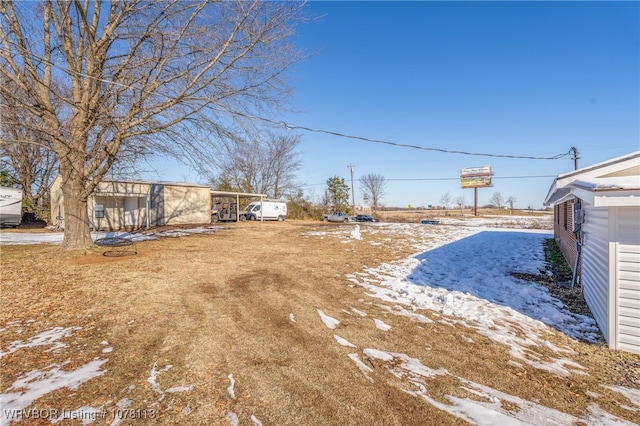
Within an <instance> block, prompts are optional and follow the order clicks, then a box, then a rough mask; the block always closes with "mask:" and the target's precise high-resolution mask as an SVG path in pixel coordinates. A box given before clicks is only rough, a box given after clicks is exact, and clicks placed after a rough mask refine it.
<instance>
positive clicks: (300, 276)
mask: <svg viewBox="0 0 640 426" xmlns="http://www.w3.org/2000/svg"><path fill="white" fill-rule="evenodd" d="M340 226H342V225H333V224H324V223H318V222H285V223H264V224H261V223H241V224H231V225H228V226H227V227H226V228H225V229H223V230H221V231H218V232H216V233H213V234H207V235H193V236H189V237H185V238H178V239H174V238H171V239H163V240H159V241H149V242H144V243H138V245H137V248H138V252H139V253H138V255H135V256H123V257H105V256H102V251H103V249H94V250H91V251H89V252H86V253H72V252H65V251H62V250H61V249H60V248H58V247H56V246H44V245H42V246H9V247H2V252H1V260H0V264H1V268H2V276H1V279H2V299H3V303H2V308H1V310H0V328H2V327H3V326H5V325H6V324H7V323H9V322H11V321H19V322H20V323H21V324H23V325H24V327H21V328H22V329H25V330H26V331H23V333H22V334H19V333H18V327H5V329H4V331H2V332H1V333H0V349H2V350H6V348H7V347H8V345H9V343H10V342H12V341H15V340H24V339H25V338H26V337H29V336H33V335H35V334H37V333H39V332H41V331H44V330H48V329H50V328H52V327H55V326H61V327H71V326H76V327H82V329H81V330H79V331H77V332H76V333H74V334H73V335H72V336H71V337H69V338H65V339H63V340H64V342H65V343H66V344H67V345H68V347H66V348H63V349H60V350H57V351H50V352H47V349H49V347H38V348H30V349H21V350H19V351H17V352H15V353H12V354H10V355H6V356H5V357H3V358H2V359H1V361H2V371H1V373H0V379H1V383H2V390H1V391H2V392H4V391H5V390H6V389H7V388H8V387H9V385H10V384H11V383H13V382H14V381H15V380H16V379H17V378H18V377H20V376H21V375H23V374H24V373H25V372H28V371H31V370H34V369H39V368H43V367H44V366H47V365H51V364H53V363H57V364H63V363H64V362H65V361H66V360H70V363H68V364H65V365H64V368H66V369H72V368H74V367H75V366H78V365H81V364H83V363H86V362H88V361H90V360H92V359H94V358H95V357H101V358H108V359H109V361H108V363H106V364H105V366H104V368H106V369H108V372H107V373H106V374H104V375H103V376H101V377H98V378H94V379H92V380H90V381H88V382H86V383H85V384H83V385H82V386H81V387H80V388H79V389H78V390H75V391H74V390H70V389H66V388H65V389H61V390H57V391H55V392H51V393H49V394H47V395H46V396H44V397H43V398H40V399H39V400H37V401H36V403H35V404H34V406H37V407H39V408H55V409H58V410H61V409H75V408H77V407H80V406H83V405H84V406H93V407H100V406H104V407H106V408H107V409H108V408H109V407H111V408H113V406H114V405H115V403H116V402H117V401H119V400H122V399H125V398H127V399H129V400H131V401H132V403H131V405H130V407H129V408H134V409H146V408H149V407H152V408H153V409H154V410H156V411H155V413H156V414H157V418H156V419H154V420H151V419H140V420H136V422H135V424H158V423H159V424H184V425H187V424H188V425H193V424H201V425H215V424H229V423H228V420H227V419H226V416H227V414H228V412H229V411H233V412H235V413H236V414H237V415H238V417H239V418H240V424H251V420H250V417H251V415H255V416H256V417H257V418H258V419H259V420H260V421H262V422H263V423H264V424H265V425H269V424H277V425H303V424H304V425H337V424H341V425H364V424H366V425H383V424H384V425H387V424H389V425H430V424H434V425H435V424H438V425H439V424H463V423H464V422H463V421H461V420H460V419H458V418H456V417H454V416H452V415H450V414H447V413H445V412H444V411H441V410H438V409H436V408H434V407H433V406H432V405H430V404H428V403H426V402H425V401H423V400H421V399H420V398H416V397H414V396H412V395H410V394H408V393H407V392H406V391H407V390H415V386H413V385H411V384H410V383H409V382H408V381H407V380H406V378H404V379H403V378H398V377H395V376H393V375H392V374H389V372H388V371H387V369H386V367H387V366H385V363H384V362H381V361H379V360H375V359H371V360H367V359H366V358H365V357H363V356H362V349H363V348H377V349H381V350H386V351H390V352H397V353H405V354H408V355H409V356H411V357H414V358H418V359H420V360H421V362H422V363H423V364H424V365H426V366H428V367H430V368H433V369H440V368H443V369H446V370H447V371H448V372H450V373H451V375H445V376H437V377H433V378H432V379H430V382H429V391H430V393H432V394H435V395H436V399H437V400H438V401H440V402H442V403H448V402H447V401H448V400H447V399H446V397H445V396H446V395H457V396H461V397H465V398H471V397H473V395H472V394H470V393H469V392H465V391H462V390H461V388H460V386H459V385H460V383H459V382H458V380H457V379H455V378H454V377H453V376H452V375H455V376H458V377H463V378H465V379H467V380H471V381H474V382H477V383H481V384H484V385H486V386H490V387H492V388H494V389H497V390H499V391H502V392H505V393H508V394H510V395H514V396H518V397H520V398H523V399H526V400H529V401H536V402H537V403H539V404H541V405H544V406H547V407H550V408H554V409H557V410H560V411H563V412H565V413H569V414H572V415H575V416H584V415H585V413H587V412H588V408H587V407H588V405H589V404H590V403H592V402H593V401H594V400H593V397H592V396H589V395H590V393H591V392H594V393H598V394H600V395H601V397H600V398H599V399H598V400H597V403H598V404H599V405H600V406H601V407H602V408H603V409H605V410H607V411H608V412H610V413H612V414H615V415H617V416H620V417H622V418H625V419H628V420H630V421H635V422H639V421H640V415H639V414H638V413H637V412H635V413H634V412H631V411H629V410H626V409H624V408H623V406H624V405H628V403H627V402H626V401H625V399H624V398H622V397H621V396H620V395H619V394H617V393H614V392H610V391H608V390H606V389H604V388H603V387H602V386H601V384H605V385H625V386H635V387H636V388H638V387H640V367H639V366H640V363H639V358H638V357H637V356H633V355H629V354H624V353H619V352H613V351H609V350H608V349H606V348H604V347H603V346H600V345H589V344H585V343H580V342H576V341H573V340H571V339H569V338H567V337H565V336H563V335H560V334H558V333H556V334H554V335H553V336H551V337H550V339H551V341H552V343H554V344H555V345H557V346H559V347H564V346H567V347H570V348H572V349H573V350H574V351H575V355H573V356H572V358H573V359H574V360H575V361H576V362H578V363H580V364H581V365H583V366H586V367H587V368H588V375H572V376H571V377H569V378H561V377H558V376H556V375H554V374H551V373H547V372H543V371H540V370H536V369H534V368H532V367H530V366H528V365H524V366H522V367H518V368H516V367H512V366H510V365H509V364H508V361H509V360H510V359H511V357H510V355H509V352H508V348H507V347H506V346H503V345H500V344H497V343H496V342H494V341H491V340H489V339H488V338H486V337H484V336H481V335H479V334H477V333H475V332H474V331H473V330H470V329H468V328H465V327H462V326H459V325H455V326H450V325H445V324H443V323H440V322H434V323H418V322H414V321H411V320H409V319H407V318H406V317H401V316H397V315H393V314H391V313H390V311H389V310H387V309H384V304H383V303H382V302H379V301H377V300H376V301H373V300H371V299H370V298H368V297H367V296H366V295H365V291H364V290H363V289H362V288H360V287H357V286H353V285H351V283H350V282H349V281H348V280H347V279H346V278H345V274H351V273H354V272H357V271H360V270H361V269H362V268H363V267H364V266H374V265H377V264H380V263H383V262H389V261H392V260H396V259H399V258H401V257H405V256H407V255H409V254H410V253H411V248H410V247H407V246H406V245H403V243H402V240H401V239H398V241H396V242H395V243H394V245H395V247H396V248H395V250H393V251H392V250H389V248H388V245H387V246H385V245H377V246H376V245H371V244H370V242H371V241H370V240H369V241H357V240H354V241H352V242H351V243H349V244H340V243H339V242H338V240H336V239H332V238H324V239H322V238H309V237H304V236H302V234H303V233H305V232H308V231H317V230H325V231H327V230H328V231H332V230H335V229H338V227H340ZM371 238H373V237H371ZM380 238H383V237H382V236H380ZM352 308H356V309H358V310H359V311H362V312H365V313H366V314H367V315H368V316H366V317H362V316H359V315H356V314H354V313H353V311H352ZM318 309H321V310H322V311H324V312H325V313H326V314H327V315H330V316H332V317H334V318H337V319H339V320H340V321H341V323H340V325H339V326H338V328H337V329H336V330H335V331H334V330H329V329H328V328H327V327H326V326H325V325H324V324H323V322H322V321H321V320H320V318H319V315H318V313H317V310H318ZM422 313H423V314H424V315H426V316H427V317H429V316H431V317H432V318H434V319H435V318H436V317H437V315H436V314H435V313H431V312H422ZM290 314H293V315H294V316H295V322H292V321H291V320H290V317H289V316H290ZM374 317H375V318H380V319H383V320H384V321H385V322H386V323H387V324H389V325H391V326H392V328H391V330H389V331H387V332H385V331H382V330H379V329H377V328H376V327H375V325H374V323H373V321H372V318H374ZM28 320H35V321H34V322H32V323H29V324H30V325H27V324H28V323H27V321H28ZM334 333H336V334H339V335H340V336H341V337H343V338H344V339H347V340H348V341H349V342H351V343H353V344H355V345H356V346H357V347H358V348H347V347H343V346H340V345H338V344H337V343H336V341H335V340H334V338H333V334H334ZM468 337H471V340H472V342H470V341H469V340H470V339H468ZM105 340H106V341H108V342H109V343H108V345H109V346H110V347H113V351H112V352H111V353H109V354H103V353H102V352H101V351H102V349H103V348H104V346H105V345H104V344H102V343H101V342H103V341H105ZM539 352H540V353H542V354H544V349H542V348H541V349H540V351H539ZM349 353H359V354H360V358H361V359H362V360H363V361H364V362H365V363H367V365H369V366H371V367H372V368H373V373H371V374H370V377H371V378H372V379H373V383H372V382H371V381H369V380H367V378H366V377H365V376H364V375H363V374H362V373H361V371H360V370H358V368H357V367H356V366H355V364H354V363H353V362H352V360H350V359H349V358H348V357H347V354H349ZM547 356H549V357H551V356H555V354H552V353H551V352H549V353H548V354H547ZM154 364H155V365H156V366H157V369H158V370H159V369H161V368H164V367H166V366H168V365H172V368H171V369H168V370H166V371H164V372H162V373H161V374H159V375H158V383H159V384H160V386H161V388H162V389H164V390H166V389H168V388H171V387H176V386H193V388H192V389H191V390H190V391H187V392H175V393H166V394H165V397H164V398H161V397H160V395H159V394H158V393H157V392H155V391H154V390H153V389H152V387H151V385H150V383H149V382H148V378H149V377H150V372H151V369H152V368H153V366H154ZM630 371H631V372H632V374H629V372H630ZM229 374H233V378H234V380H235V387H234V390H235V399H233V398H231V396H230V394H229V392H228V390H227V388H228V387H229V385H230V379H229ZM634 374H635V376H634ZM633 377H636V378H637V379H638V380H636V381H635V383H634V382H633ZM132 385H133V387H132ZM186 407H188V409H187V410H185V408H186ZM189 410H191V411H190V412H189V413H187V411H189ZM111 420H112V418H111V417H108V418H107V419H106V420H104V421H103V422H102V423H101V422H97V423H96V424H109V423H110V421H111ZM124 424H127V423H126V422H125V423H124Z"/></svg>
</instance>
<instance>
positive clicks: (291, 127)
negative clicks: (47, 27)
mask: <svg viewBox="0 0 640 426" xmlns="http://www.w3.org/2000/svg"><path fill="white" fill-rule="evenodd" d="M0 50H2V51H4V52H5V53H9V54H10V53H12V52H11V51H10V50H8V49H5V48H2V47H0ZM30 53H31V55H32V56H33V57H34V58H37V59H39V60H40V61H42V62H43V63H45V64H47V65H49V66H51V67H53V68H57V69H58V70H60V71H63V72H64V73H67V74H69V75H72V74H75V75H77V76H79V77H83V78H89V79H92V80H95V81H99V82H101V83H105V84H111V85H115V86H120V87H124V88H127V89H132V90H139V91H141V92H145V93H148V94H150V95H153V96H160V97H164V98H167V99H170V100H172V99H174V98H172V97H170V96H169V95H165V94H163V93H159V92H157V91H150V90H143V89H142V88H136V87H135V86H133V85H128V84H124V83H120V82H117V81H113V80H108V79H105V78H98V77H94V76H90V75H87V74H84V73H81V72H74V71H71V70H69V69H67V68H65V67H62V66H60V65H57V64H55V63H54V62H52V61H49V60H47V59H46V58H43V57H41V56H39V55H36V54H34V53H33V52H30ZM205 108H208V109H211V110H214V111H218V112H223V113H227V114H231V115H236V116H239V117H244V118H247V119H250V120H259V121H263V122H265V123H269V124H271V125H276V126H281V127H284V128H285V129H287V130H303V131H307V132H313V133H322V134H326V135H331V136H336V137H341V138H346V139H354V140H360V141H363V142H370V143H376V144H383V145H390V146H394V147H399V148H411V149H418V150H423V151H432V152H442V153H446V154H460V155H469V156H479V157H493V158H512V159H525V160H559V159H564V158H566V157H568V156H569V155H571V154H572V153H573V154H574V159H575V157H577V155H575V154H576V151H574V150H575V148H573V147H572V148H570V149H569V151H567V152H565V153H561V154H556V155H553V156H550V157H536V156H528V155H508V154H491V153H480V152H470V151H460V150H453V149H444V148H434V147H426V146H420V145H413V144H405V143H398V142H392V141H385V140H381V139H371V138H367V137H364V136H356V135H350V134H346V133H341V132H336V131H333V130H324V129H314V128H312V127H307V126H301V125H297V124H290V123H287V122H285V121H276V120H271V119H268V118H265V117H258V116H254V115H251V114H248V113H244V112H240V111H236V110H230V109H222V108H215V107H214V106H212V105H205Z"/></svg>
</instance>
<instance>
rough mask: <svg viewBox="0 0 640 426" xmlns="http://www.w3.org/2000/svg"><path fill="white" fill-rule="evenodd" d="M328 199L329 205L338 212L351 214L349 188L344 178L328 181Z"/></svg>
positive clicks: (336, 177)
mask: <svg viewBox="0 0 640 426" xmlns="http://www.w3.org/2000/svg"><path fill="white" fill-rule="evenodd" d="M326 195H327V199H328V202H329V204H330V205H331V206H332V207H333V210H334V211H337V212H349V211H350V210H351V208H350V207H349V186H348V185H347V184H346V183H345V182H344V178H341V177H340V176H333V177H330V178H329V179H327V193H326Z"/></svg>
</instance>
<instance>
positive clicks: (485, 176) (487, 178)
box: [460, 166, 493, 188]
mask: <svg viewBox="0 0 640 426" xmlns="http://www.w3.org/2000/svg"><path fill="white" fill-rule="evenodd" d="M491 176H493V172H492V171H491V166H482V167H469V168H466V169H461V170H460V187H461V188H485V187H488V186H492V185H491Z"/></svg>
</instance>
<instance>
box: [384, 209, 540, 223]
mask: <svg viewBox="0 0 640 426" xmlns="http://www.w3.org/2000/svg"><path fill="white" fill-rule="evenodd" d="M547 215H548V213H546V212H541V211H531V212H529V211H522V210H514V211H513V214H511V212H510V211H509V210H504V209H480V208H479V209H478V217H483V216H504V217H509V216H532V217H538V216H547ZM375 216H377V217H379V218H380V219H381V220H382V221H384V222H399V223H419V222H420V220H421V219H426V218H462V217H470V216H473V210H472V209H463V210H462V211H461V210H460V209H454V208H451V209H449V210H443V209H438V210H429V209H426V210H421V209H408V210H381V211H378V212H376V213H375Z"/></svg>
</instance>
